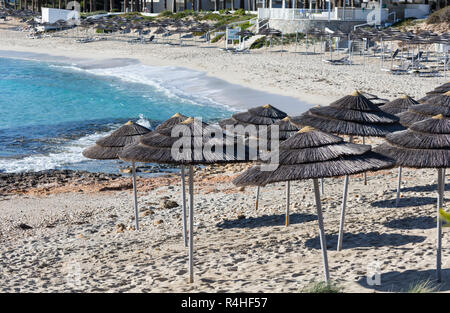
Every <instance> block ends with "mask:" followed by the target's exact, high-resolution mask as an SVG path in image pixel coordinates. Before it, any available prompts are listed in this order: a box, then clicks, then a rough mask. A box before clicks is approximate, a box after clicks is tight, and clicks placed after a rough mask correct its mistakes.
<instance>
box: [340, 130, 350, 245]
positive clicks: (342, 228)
mask: <svg viewBox="0 0 450 313" xmlns="http://www.w3.org/2000/svg"><path fill="white" fill-rule="evenodd" d="M349 142H350V143H351V142H353V137H352V136H350V138H349ZM348 181H349V177H348V175H345V178H344V193H343V195H342V208H341V218H340V220H339V236H338V244H337V248H336V250H337V251H341V250H342V240H343V237H344V221H345V209H346V207H347V195H348Z"/></svg>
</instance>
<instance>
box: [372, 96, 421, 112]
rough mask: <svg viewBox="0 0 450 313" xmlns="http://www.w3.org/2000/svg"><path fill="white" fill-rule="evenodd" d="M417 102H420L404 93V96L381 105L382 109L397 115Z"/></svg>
mask: <svg viewBox="0 0 450 313" xmlns="http://www.w3.org/2000/svg"><path fill="white" fill-rule="evenodd" d="M417 104H419V102H417V101H416V100H414V99H413V98H411V97H410V96H407V95H404V96H403V97H400V98H397V99H395V100H392V101H389V102H387V103H385V104H384V105H382V106H380V109H381V110H383V111H384V112H386V113H389V114H393V115H396V114H399V113H402V112H405V111H407V110H408V109H409V108H410V107H411V106H413V105H417Z"/></svg>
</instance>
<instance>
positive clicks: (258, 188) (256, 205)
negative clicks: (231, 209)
mask: <svg viewBox="0 0 450 313" xmlns="http://www.w3.org/2000/svg"><path fill="white" fill-rule="evenodd" d="M260 188H261V187H259V186H258V187H256V201H255V208H256V210H258V204H259V190H260Z"/></svg>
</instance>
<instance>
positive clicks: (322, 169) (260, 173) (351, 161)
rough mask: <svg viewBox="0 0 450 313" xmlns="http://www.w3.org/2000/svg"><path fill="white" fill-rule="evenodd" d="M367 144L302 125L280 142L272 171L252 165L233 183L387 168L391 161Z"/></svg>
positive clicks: (336, 174) (240, 184) (263, 181)
mask: <svg viewBox="0 0 450 313" xmlns="http://www.w3.org/2000/svg"><path fill="white" fill-rule="evenodd" d="M370 149H371V148H370V146H368V145H357V144H352V143H346V142H344V140H343V139H342V138H340V137H337V136H334V135H331V134H327V133H324V132H322V131H319V130H316V129H314V128H312V127H305V128H302V129H301V130H300V131H298V132H297V133H296V134H295V135H293V136H292V137H290V138H289V139H287V140H286V141H284V142H283V143H281V144H280V149H279V151H273V152H272V153H279V166H278V167H277V169H275V170H274V171H266V170H262V167H261V165H257V166H254V167H252V168H250V169H248V170H247V171H245V172H244V173H242V174H241V175H239V176H238V177H237V178H236V179H235V180H234V181H233V183H235V184H236V185H238V186H246V185H257V186H265V185H267V184H270V183H275V182H282V181H292V180H301V179H312V178H323V177H335V176H342V175H352V174H358V173H362V172H366V171H375V170H379V169H384V168H390V167H392V166H393V165H394V162H393V161H392V160H390V159H389V158H387V157H384V156H381V155H379V154H377V153H374V152H372V151H370Z"/></svg>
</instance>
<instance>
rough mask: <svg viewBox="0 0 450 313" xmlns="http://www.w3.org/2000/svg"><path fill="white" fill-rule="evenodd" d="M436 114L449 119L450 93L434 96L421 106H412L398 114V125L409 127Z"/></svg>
mask: <svg viewBox="0 0 450 313" xmlns="http://www.w3.org/2000/svg"><path fill="white" fill-rule="evenodd" d="M438 114H442V115H443V116H445V117H450V91H447V92H446V93H444V94H439V95H435V96H433V97H431V98H429V99H428V100H427V101H426V102H424V103H423V104H419V105H415V106H412V107H410V108H409V110H408V111H406V112H403V113H400V114H399V115H398V116H399V117H400V123H401V124H402V125H404V126H406V127H409V126H411V125H412V124H414V123H416V122H419V121H422V120H424V119H427V118H430V117H432V116H434V115H438Z"/></svg>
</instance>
